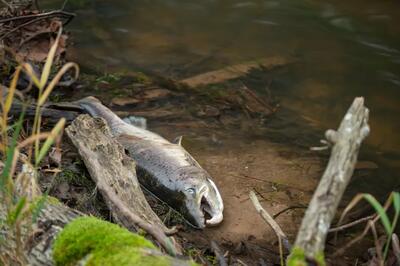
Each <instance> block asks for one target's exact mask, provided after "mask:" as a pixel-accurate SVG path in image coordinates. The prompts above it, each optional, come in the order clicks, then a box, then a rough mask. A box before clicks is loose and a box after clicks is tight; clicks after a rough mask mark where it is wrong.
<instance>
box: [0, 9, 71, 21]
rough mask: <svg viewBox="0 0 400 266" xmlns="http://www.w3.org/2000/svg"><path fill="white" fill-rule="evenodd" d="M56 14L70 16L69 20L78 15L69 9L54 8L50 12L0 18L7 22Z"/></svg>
mask: <svg viewBox="0 0 400 266" xmlns="http://www.w3.org/2000/svg"><path fill="white" fill-rule="evenodd" d="M54 16H64V17H69V20H71V19H72V18H73V17H75V16H76V14H74V13H71V12H67V11H63V10H53V11H50V12H45V13H40V14H33V15H25V16H18V17H12V18H4V19H0V23H6V22H10V21H16V20H24V19H31V18H39V17H54Z"/></svg>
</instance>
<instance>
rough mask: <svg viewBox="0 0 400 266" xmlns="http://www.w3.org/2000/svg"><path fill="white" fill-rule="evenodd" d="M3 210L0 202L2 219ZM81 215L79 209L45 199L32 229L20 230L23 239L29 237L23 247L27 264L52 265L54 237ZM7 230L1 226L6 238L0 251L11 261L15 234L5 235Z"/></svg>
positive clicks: (2, 234) (2, 233)
mask: <svg viewBox="0 0 400 266" xmlns="http://www.w3.org/2000/svg"><path fill="white" fill-rule="evenodd" d="M5 210H6V209H5V206H4V205H3V204H0V217H1V218H2V219H3V218H5V215H6V212H5ZM81 215H83V214H82V213H80V212H79V211H76V210H73V209H71V208H68V207H66V206H65V205H63V204H61V203H59V202H56V200H54V199H52V200H47V201H46V203H45V204H44V206H43V208H42V209H41V211H40V214H39V216H38V218H37V220H36V223H34V224H33V225H32V229H31V230H23V232H22V238H23V239H27V238H29V239H30V241H29V243H27V244H28V245H27V246H26V247H25V248H26V250H25V253H26V254H25V256H26V259H27V262H28V263H29V265H34V266H35V265H38V266H39V265H40V266H43V265H44V266H47V265H48V266H51V265H53V258H52V246H53V242H54V240H55V237H56V236H57V234H58V233H59V232H60V231H61V230H62V229H63V228H64V226H65V225H66V224H67V223H69V222H71V221H72V220H74V219H75V218H77V217H79V216H81ZM7 230H9V229H7V228H6V227H3V231H0V235H1V236H3V237H5V239H7V242H6V243H2V244H1V245H0V253H1V254H2V256H4V257H8V258H10V260H11V261H13V259H11V258H12V257H13V255H12V254H13V252H12V250H13V249H14V248H15V245H16V243H15V236H13V235H9V234H7V235H6V232H7ZM19 259H21V258H19ZM11 261H9V262H11ZM16 265H17V264H16Z"/></svg>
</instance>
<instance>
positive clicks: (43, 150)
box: [35, 118, 65, 165]
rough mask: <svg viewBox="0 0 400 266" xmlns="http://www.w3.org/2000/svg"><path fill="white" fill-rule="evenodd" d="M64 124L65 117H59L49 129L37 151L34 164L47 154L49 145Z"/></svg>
mask: <svg viewBox="0 0 400 266" xmlns="http://www.w3.org/2000/svg"><path fill="white" fill-rule="evenodd" d="M64 125H65V118H61V119H60V121H58V123H57V124H56V125H55V126H54V128H53V129H52V130H51V132H50V135H49V137H48V138H47V139H46V141H45V142H44V144H43V146H42V148H41V149H40V151H39V155H38V157H36V158H35V159H36V161H35V163H36V165H38V164H39V163H40V161H41V160H42V159H43V158H44V156H45V155H46V154H47V152H48V151H49V149H50V147H51V145H53V143H54V141H55V139H56V138H57V136H58V134H59V133H60V132H61V131H62V130H63V128H64Z"/></svg>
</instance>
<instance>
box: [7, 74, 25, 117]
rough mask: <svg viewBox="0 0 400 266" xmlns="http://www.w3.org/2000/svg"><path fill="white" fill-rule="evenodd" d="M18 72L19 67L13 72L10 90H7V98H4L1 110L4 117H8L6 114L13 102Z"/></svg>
mask: <svg viewBox="0 0 400 266" xmlns="http://www.w3.org/2000/svg"><path fill="white" fill-rule="evenodd" d="M20 72H21V67H17V68H16V70H15V73H14V77H13V79H12V80H11V84H10V88H9V90H8V93H7V98H6V101H5V104H4V108H3V116H4V117H7V116H8V112H9V111H10V109H11V105H12V102H13V100H14V93H15V90H16V89H17V82H18V79H19V74H20Z"/></svg>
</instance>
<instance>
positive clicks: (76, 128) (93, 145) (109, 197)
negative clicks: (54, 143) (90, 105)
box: [66, 115, 171, 244]
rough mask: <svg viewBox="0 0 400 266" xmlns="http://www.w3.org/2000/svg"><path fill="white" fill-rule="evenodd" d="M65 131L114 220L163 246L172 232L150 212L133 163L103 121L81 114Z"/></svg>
mask: <svg viewBox="0 0 400 266" xmlns="http://www.w3.org/2000/svg"><path fill="white" fill-rule="evenodd" d="M66 132H67V135H68V136H69V138H70V139H71V141H72V143H73V144H74V145H75V146H76V148H77V149H78V152H79V154H80V155H81V157H82V159H83V161H84V163H85V165H86V168H87V169H88V171H89V173H90V176H91V177H92V179H93V181H94V182H95V183H96V184H97V188H98V189H99V191H100V192H101V194H102V196H103V197H104V199H105V201H106V203H107V205H108V207H109V208H110V210H111V213H112V215H113V217H114V218H115V220H116V221H117V222H118V223H119V224H121V225H123V226H125V227H126V228H128V229H130V230H137V229H138V228H139V227H140V228H142V229H144V230H146V231H147V232H148V233H150V234H151V235H152V236H153V237H155V238H156V239H157V240H159V241H160V244H163V243H164V242H165V239H166V237H165V234H164V232H171V230H170V229H168V228H166V227H165V225H164V224H163V223H162V222H161V220H160V219H159V218H158V216H157V215H156V214H155V213H154V212H153V211H152V209H151V207H150V205H149V204H148V202H147V201H146V199H145V197H144V195H143V192H142V190H141V188H140V185H139V182H138V180H137V177H136V169H135V162H134V161H133V160H132V159H131V158H129V157H128V156H127V155H126V154H125V151H124V148H123V147H122V146H121V145H120V144H119V143H118V142H117V141H116V140H115V139H113V138H112V135H111V132H110V129H109V127H108V126H107V123H106V122H105V120H103V119H102V118H92V117H90V116H89V115H81V116H79V117H78V118H77V119H75V120H74V121H73V122H72V124H71V125H70V126H69V127H67V128H66ZM158 229H159V230H158ZM164 244H166V243H164Z"/></svg>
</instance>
